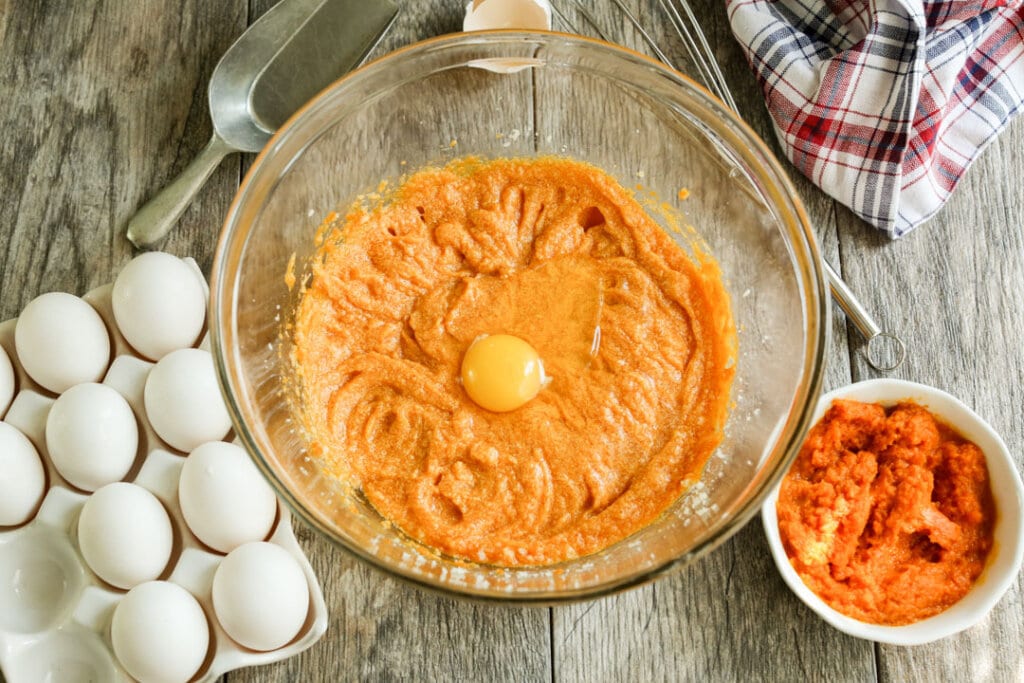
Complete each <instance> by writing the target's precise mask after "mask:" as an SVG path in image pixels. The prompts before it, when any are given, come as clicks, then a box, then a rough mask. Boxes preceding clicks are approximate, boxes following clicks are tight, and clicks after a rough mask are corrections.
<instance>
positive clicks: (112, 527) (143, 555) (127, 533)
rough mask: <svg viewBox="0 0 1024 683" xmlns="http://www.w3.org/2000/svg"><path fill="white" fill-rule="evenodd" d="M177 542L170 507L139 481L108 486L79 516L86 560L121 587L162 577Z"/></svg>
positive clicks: (98, 571)
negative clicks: (137, 482)
mask: <svg viewBox="0 0 1024 683" xmlns="http://www.w3.org/2000/svg"><path fill="white" fill-rule="evenodd" d="M173 544H174V532H173V531H172V529H171V519H170V517H169V516H168V514H167V510H166V509H165V508H164V506H163V505H162V504H161V503H160V501H159V500H157V498H156V496H154V495H153V494H152V493H150V492H149V491H147V490H146V489H144V488H142V487H141V486H137V485H136V484H129V483H125V482H117V483H115V484H109V485H107V486H104V487H103V488H101V489H100V490H99V491H97V492H96V493H94V494H92V495H91V496H90V497H89V499H88V500H87V501H85V505H84V506H83V507H82V514H81V516H80V517H79V518H78V545H79V548H81V551H82V556H83V557H84V558H85V562H86V564H88V565H89V567H90V569H92V570H93V571H94V572H96V575H97V576H99V577H100V578H101V579H103V580H104V581H106V582H107V583H109V584H110V585H112V586H115V587H117V588H132V587H133V586H136V585H138V584H140V583H143V582H144V581H152V580H153V579H155V578H157V577H158V576H160V574H162V573H163V571H164V569H165V568H166V567H167V563H168V561H170V559H171V549H172V546H173Z"/></svg>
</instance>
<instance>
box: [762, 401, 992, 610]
mask: <svg viewBox="0 0 1024 683" xmlns="http://www.w3.org/2000/svg"><path fill="white" fill-rule="evenodd" d="M777 510H778V519H779V532H780V534H781V536H782V541H783V543H784V544H785V547H786V552H787V554H788V555H789V559H790V561H791V562H792V563H793V566H794V567H795V568H796V570H797V572H798V573H799V574H800V576H801V578H802V579H803V581H804V583H805V584H807V586H808V587H809V588H810V589H811V590H813V591H814V592H815V593H817V594H818V596H819V597H821V598H822V599H823V600H824V601H825V602H827V603H828V604H829V605H831V606H832V607H833V608H834V609H836V610H838V611H840V612H842V613H843V614H846V615H848V616H851V617H853V618H855V619H859V620H861V621H866V622H871V623H876V624H888V625H900V624H909V623H912V622H915V621H918V620H921V619H924V618H926V617H930V616H932V615H935V614H938V613H939V612H941V611H943V610H944V609H946V608H948V607H949V606H950V605H952V604H953V603H955V602H957V601H958V600H959V599H960V598H962V597H963V596H964V595H965V594H966V593H967V591H968V590H970V588H971V585H972V584H973V583H974V581H975V580H976V579H977V578H978V576H979V575H980V574H981V572H982V569H984V567H985V559H986V557H987V556H988V553H989V550H990V549H991V548H992V532H993V526H994V523H995V508H994V503H993V500H992V492H991V489H990V487H989V478H988V468H987V466H986V464H985V456H984V454H983V453H982V452H981V450H980V449H979V448H978V447H977V446H976V445H974V444H973V443H971V442H969V441H967V440H965V439H964V438H962V437H961V436H959V435H958V434H957V433H956V432H954V431H953V430H952V429H951V428H950V427H948V426H947V425H945V424H943V423H941V422H938V421H937V420H936V419H935V417H934V416H933V415H932V414H931V413H930V412H929V411H928V410H927V409H925V408H923V407H921V406H919V405H917V404H914V403H909V402H908V403H901V404H898V405H896V406H895V407H893V408H890V409H889V410H886V409H885V408H883V407H882V406H880V405H877V404H869V403H861V402H857V401H848V400H837V401H835V402H834V403H833V404H832V406H831V408H830V409H829V410H828V412H827V413H826V414H825V416H824V417H823V418H822V420H821V421H820V422H819V423H818V424H817V425H816V426H815V427H814V428H813V429H812V430H811V433H810V435H809V436H808V438H807V441H806V442H805V444H804V446H803V448H802V449H801V451H800V454H799V455H798V456H797V460H796V463H795V464H794V465H793V468H792V469H791V470H790V472H789V474H788V475H786V477H785V479H783V482H782V486H781V488H780V491H779V500H778V505H777Z"/></svg>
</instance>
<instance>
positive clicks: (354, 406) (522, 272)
mask: <svg viewBox="0 0 1024 683" xmlns="http://www.w3.org/2000/svg"><path fill="white" fill-rule="evenodd" d="M494 334H507V335H513V336H515V337H519V338H520V339H522V340H525V341H526V342H528V343H529V344H530V345H531V346H532V347H533V348H534V349H536V350H537V352H538V353H539V354H540V357H541V358H542V360H543V363H544V370H545V372H546V374H547V376H548V377H549V378H550V382H549V383H548V384H547V385H546V386H544V388H543V389H542V390H541V391H540V392H539V394H538V395H537V396H536V397H535V398H533V399H532V400H530V401H529V402H528V403H526V404H525V405H523V406H522V407H520V408H517V409H515V410H512V411H510V412H505V413H493V412H489V411H487V410H485V409H483V408H481V407H480V406H478V405H476V404H475V403H474V402H473V401H471V400H470V399H469V397H468V396H467V395H466V393H465V392H464V390H463V388H462V386H461V385H460V379H459V377H460V372H459V370H460V363H461V362H462V358H463V355H464V353H465V352H466V350H467V348H468V347H469V346H470V344H471V343H472V342H473V341H474V340H475V339H477V338H478V337H480V336H481V335H494ZM735 339H736V337H735V329H734V326H733V321H732V316H731V312H730V306H729V301H728V298H727V295H726V293H725V289H724V287H723V285H722V281H721V274H720V271H719V269H718V266H717V264H715V262H714V261H713V260H711V259H710V258H708V257H706V256H703V255H701V254H699V253H698V254H697V256H696V258H695V259H691V258H690V257H689V256H687V254H686V253H685V252H684V251H683V250H682V249H681V248H680V247H678V246H677V245H676V244H675V243H674V242H673V241H672V239H671V238H670V237H669V236H668V235H667V234H666V233H665V232H664V231H663V230H662V229H661V228H660V227H659V226H658V225H657V223H655V222H654V220H653V219H652V218H651V217H650V216H648V215H647V214H646V213H645V211H644V210H643V208H642V207H641V206H640V205H639V204H638V203H637V201H636V200H635V199H634V198H633V197H632V195H631V194H630V193H629V192H627V191H626V190H624V189H623V188H622V187H621V186H620V185H619V184H618V183H617V182H616V181H615V180H614V179H612V178H611V177H610V176H609V175H607V174H606V173H604V172H603V171H601V170H599V169H597V168H595V167H593V166H590V165H586V164H582V163H579V162H575V161H570V160H567V159H561V158H539V159H531V160H521V159H520V160H497V161H490V162H482V161H479V160H474V159H463V160H460V161H457V162H454V163H452V164H449V165H448V166H446V167H445V168H442V169H428V170H423V171H420V172H418V173H416V174H414V175H412V176H411V177H409V179H408V180H407V181H406V182H405V183H403V184H402V185H401V186H400V187H399V188H398V189H396V190H395V191H394V192H393V193H392V194H391V195H390V196H389V197H388V198H387V200H386V201H385V202H383V203H381V204H380V205H378V206H376V207H373V208H366V207H363V206H356V207H354V208H353V209H352V210H351V211H350V212H349V214H348V215H347V216H346V217H345V220H344V221H343V224H341V225H339V226H337V227H335V228H333V229H332V230H331V232H330V233H329V234H328V235H327V236H326V237H325V239H324V240H323V243H322V245H321V247H320V249H319V251H318V253H317V256H316V259H315V261H314V264H313V266H312V278H311V279H310V281H309V284H308V286H307V288H306V290H305V292H304V293H303V295H302V300H301V303H300V306H299V309H298V312H297V316H296V320H295V327H294V342H295V346H294V358H293V360H294V364H295V366H296V372H297V375H298V377H299V378H300V379H301V383H302V403H303V407H302V410H303V413H304V414H303V416H302V417H303V421H304V423H305V426H306V428H307V431H308V435H309V438H310V440H311V442H312V452H313V453H314V454H315V455H316V457H318V458H319V459H320V461H321V463H322V465H323V467H324V469H325V471H327V472H328V473H330V474H332V475H333V476H336V477H339V478H341V479H342V480H344V481H348V482H350V483H351V484H352V485H354V486H357V487H359V488H361V490H362V491H363V493H364V494H365V496H366V498H367V499H368V500H369V501H370V503H371V504H372V505H373V506H374V507H375V508H376V509H377V510H378V511H379V512H380V514H381V515H383V516H384V517H385V518H387V519H389V520H391V522H393V523H394V524H395V525H397V526H398V527H399V528H401V529H402V530H403V531H404V532H405V533H407V534H408V535H409V536H411V537H413V538H415V539H417V540H418V541H420V542H422V543H424V544H426V545H427V546H430V547H432V548H434V549H436V550H438V551H440V552H442V553H445V554H448V555H452V556H455V557H458V558H463V559H468V560H472V561H477V562H484V563H492V564H498V565H507V566H517V565H541V564H550V563H555V562H559V561H562V560H567V559H570V558H573V557H577V556H580V555H584V554H589V553H593V552H595V551H598V550H600V549H602V548H604V547H606V546H609V545H611V544H613V543H615V542H616V541H619V540H621V539H623V538H625V537H626V536H629V535H630V534H632V533H634V532H636V531H637V530H639V529H641V528H642V527H643V526H645V525H646V524H648V523H650V522H651V521H653V520H654V519H655V518H657V517H658V516H659V515H660V514H661V513H662V512H663V511H664V510H665V509H666V508H667V507H669V506H670V505H671V504H672V503H673V502H674V501H675V500H676V499H677V498H678V497H679V496H680V494H682V493H683V492H684V491H685V490H686V489H687V487H688V486H689V485H691V484H692V483H693V482H695V481H696V480H697V478H699V476H700V472H701V470H702V468H703V466H704V463H705V462H706V461H707V459H708V457H709V456H710V455H711V453H712V452H713V451H714V449H715V448H716V447H717V445H718V443H719V442H720V440H721V438H722V429H723V426H724V423H725V419H726V411H727V404H728V402H729V392H730V385H731V382H732V377H733V372H734V362H735V352H736V346H735V344H736V342H735Z"/></svg>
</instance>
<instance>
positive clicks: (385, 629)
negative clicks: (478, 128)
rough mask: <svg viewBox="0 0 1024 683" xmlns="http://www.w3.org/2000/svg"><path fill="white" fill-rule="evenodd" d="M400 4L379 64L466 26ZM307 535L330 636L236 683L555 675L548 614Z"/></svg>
mask: <svg viewBox="0 0 1024 683" xmlns="http://www.w3.org/2000/svg"><path fill="white" fill-rule="evenodd" d="M273 4H274V2H273V1H272V0H254V2H252V6H251V10H252V16H253V19H255V18H256V17H258V16H259V15H260V14H262V12H263V11H265V10H266V9H268V8H269V7H270V6H272V5H273ZM401 4H402V13H401V15H400V16H399V18H398V20H397V21H396V22H395V24H394V26H393V27H392V29H391V30H390V31H389V32H388V33H387V34H386V35H385V36H384V38H383V40H382V41H381V44H380V45H379V46H378V47H377V49H376V50H374V52H373V53H372V54H371V56H370V58H371V59H372V58H374V57H377V56H381V55H383V54H387V53H388V52H391V51H393V50H395V49H398V48H399V47H402V46H404V45H406V44H409V43H411V42H414V41H416V40H419V39H421V38H425V37H429V36H432V35H438V34H441V33H447V32H451V31H457V30H459V29H460V28H461V21H462V7H461V6H460V5H459V4H458V3H455V4H451V5H447V6H445V7H443V8H441V7H438V6H437V3H431V2H429V0H405V1H404V2H402V3H401ZM525 95H526V96H528V95H529V93H528V92H527V93H525ZM410 106H412V103H410ZM495 106H498V105H497V104H495ZM428 124H429V126H428V127H429V130H428V129H424V130H422V131H420V132H417V130H418V129H417V130H413V129H410V131H408V135H415V136H419V137H423V138H424V139H426V138H429V137H431V134H432V133H433V132H434V130H435V129H436V130H437V131H441V130H442V128H443V122H441V121H431V122H428ZM447 140H448V138H445V142H447ZM403 142H404V141H403V140H401V139H389V140H387V141H369V140H368V141H367V145H368V147H367V148H373V147H375V146H377V145H378V144H380V145H385V146H386V148H387V149H392V148H400V147H401V146H402V144H403ZM395 162H396V163H397V159H395ZM396 168H397V167H396ZM297 524H298V523H297ZM298 537H299V542H300V544H301V545H302V547H303V549H304V550H305V552H306V554H307V556H308V557H309V558H310V560H311V562H312V563H313V565H314V568H315V570H316V572H317V575H318V576H319V577H320V583H321V586H322V587H323V589H324V593H325V597H326V602H327V606H328V610H329V612H330V624H329V626H328V630H327V633H326V634H325V635H324V637H323V639H322V640H321V641H320V642H319V643H317V644H316V645H314V646H313V647H312V648H311V649H310V650H308V651H307V652H305V653H302V654H300V655H298V656H296V657H293V658H291V659H288V660H286V661H284V662H280V663H278V664H271V665H267V666H263V667H254V668H250V669H243V670H240V671H237V672H232V673H230V674H228V676H227V680H229V681H232V682H235V681H254V682H255V681H294V680H311V681H316V680H333V679H344V680H381V681H391V680H460V681H461V680H466V681H470V680H480V681H544V680H548V679H549V678H550V675H551V661H550V654H551V648H550V624H549V622H550V620H549V612H548V610H547V609H538V608H533V609H530V608H500V607H498V608H496V607H493V606H488V605H482V604H479V603H473V602H468V601H464V600H456V599H452V598H448V597H443V596H439V595H435V594H433V593H427V592H425V591H423V590H422V589H418V588H415V587H412V586H410V585H408V584H405V583H403V582H400V581H398V580H395V579H392V578H389V577H387V576H385V575H384V574H382V573H381V572H378V571H375V570H372V569H370V568H368V567H367V566H365V565H364V564H363V563H361V562H358V561H356V560H355V559H353V558H352V557H350V556H349V555H348V554H347V553H345V552H343V551H342V550H340V549H338V548H337V547H335V546H334V545H332V544H331V543H330V542H328V541H327V540H326V539H324V538H321V537H320V536H318V535H315V534H313V533H312V532H311V531H309V530H308V529H306V528H299V529H298Z"/></svg>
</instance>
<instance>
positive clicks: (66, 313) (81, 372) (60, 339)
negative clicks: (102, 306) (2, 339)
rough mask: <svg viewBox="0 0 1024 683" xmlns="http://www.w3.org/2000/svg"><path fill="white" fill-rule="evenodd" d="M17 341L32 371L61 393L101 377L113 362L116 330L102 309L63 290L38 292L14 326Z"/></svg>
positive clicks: (24, 362) (25, 365)
mask: <svg viewBox="0 0 1024 683" xmlns="http://www.w3.org/2000/svg"><path fill="white" fill-rule="evenodd" d="M14 345H15V349H16V351H17V353H18V360H19V361H20V362H21V365H22V367H23V368H25V371H26V372H27V373H28V374H29V376H30V377H31V378H32V379H34V380H35V381H36V382H38V383H39V384H40V385H42V386H43V387H44V388H46V389H49V390H50V391H52V392H54V393H56V394H59V393H61V392H64V391H67V390H68V389H69V388H71V387H73V386H74V385H76V384H81V383H82V382H98V381H99V380H100V378H102V377H103V373H104V372H105V371H106V369H107V366H108V365H109V364H110V336H109V335H108V334H107V328H106V327H105V326H104V324H103V319H102V318H100V315H99V313H97V312H96V310H95V309H94V308H93V307H92V306H90V305H89V304H87V303H86V302H85V301H83V300H82V299H79V298H78V297H77V296H73V295H71V294H65V293H63V292H51V293H49V294H43V295H42V296H38V297H36V298H35V299H33V300H32V301H30V302H29V303H28V305H27V306H25V309H24V310H23V311H22V312H21V315H20V316H19V317H18V322H17V324H16V325H15V328H14Z"/></svg>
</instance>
